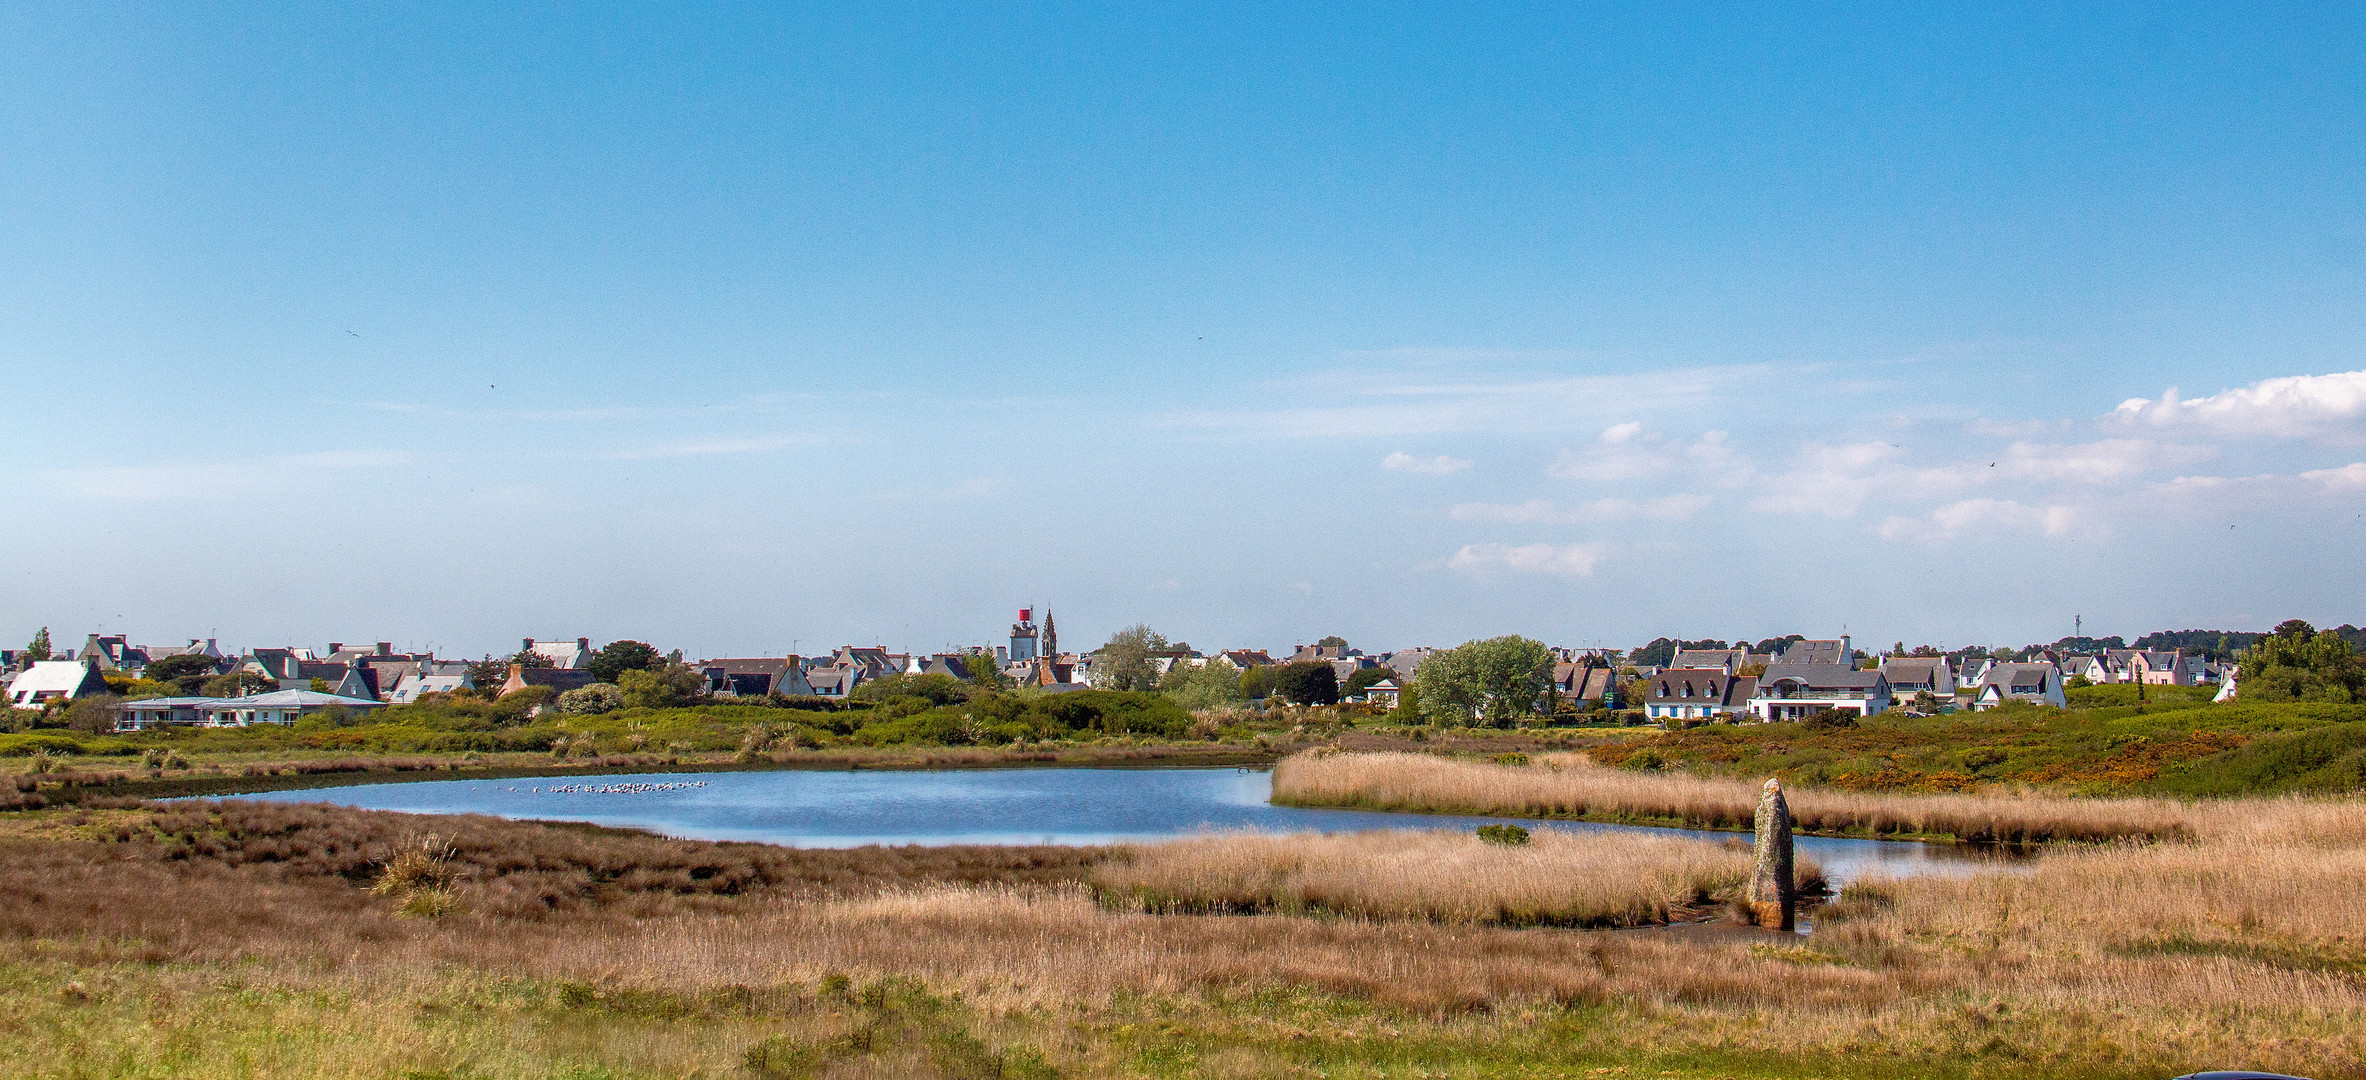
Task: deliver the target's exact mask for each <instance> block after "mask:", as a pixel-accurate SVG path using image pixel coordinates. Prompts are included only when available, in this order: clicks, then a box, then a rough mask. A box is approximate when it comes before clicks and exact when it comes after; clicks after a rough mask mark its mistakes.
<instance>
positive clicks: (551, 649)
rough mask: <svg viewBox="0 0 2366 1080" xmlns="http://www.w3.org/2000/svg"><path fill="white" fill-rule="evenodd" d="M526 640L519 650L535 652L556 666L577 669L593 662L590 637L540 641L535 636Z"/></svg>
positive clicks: (563, 668)
mask: <svg viewBox="0 0 2366 1080" xmlns="http://www.w3.org/2000/svg"><path fill="white" fill-rule="evenodd" d="M524 640H525V642H526V644H525V645H524V646H523V647H521V648H520V649H519V650H518V651H519V652H530V653H533V654H534V655H536V656H539V657H541V658H543V659H545V660H548V661H550V666H552V667H554V668H559V669H562V670H566V671H576V670H580V669H581V668H582V667H583V666H584V665H586V664H589V663H591V658H592V653H593V649H592V647H591V639H590V638H581V637H579V638H576V639H575V640H573V641H540V640H536V639H534V638H526V639H524Z"/></svg>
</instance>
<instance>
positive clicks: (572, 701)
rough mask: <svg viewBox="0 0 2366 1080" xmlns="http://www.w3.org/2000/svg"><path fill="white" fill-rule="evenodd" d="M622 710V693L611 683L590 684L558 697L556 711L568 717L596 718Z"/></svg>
mask: <svg viewBox="0 0 2366 1080" xmlns="http://www.w3.org/2000/svg"><path fill="white" fill-rule="evenodd" d="M621 708H624V691H623V690H621V689H618V688H617V687H616V685H615V684H613V683H598V682H596V683H592V684H590V685H588V686H579V687H576V688H575V689H573V690H569V691H567V692H566V693H564V694H560V695H559V700H558V710H559V711H560V712H563V713H566V714H567V715H569V716H598V715H600V714H601V713H608V712H615V711H616V710H618V709H621Z"/></svg>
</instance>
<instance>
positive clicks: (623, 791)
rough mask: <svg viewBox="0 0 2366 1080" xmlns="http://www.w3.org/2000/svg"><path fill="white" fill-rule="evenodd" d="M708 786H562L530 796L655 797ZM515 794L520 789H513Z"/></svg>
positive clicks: (532, 790)
mask: <svg viewBox="0 0 2366 1080" xmlns="http://www.w3.org/2000/svg"><path fill="white" fill-rule="evenodd" d="M705 786H707V782H706V781H704V780H669V781H665V782H662V783H636V784H560V785H557V786H555V787H550V788H538V787H530V788H526V789H525V792H526V793H527V794H529V795H546V794H547V795H653V794H656V793H657V792H660V791H687V790H689V789H691V788H702V787H705ZM509 790H511V791H512V792H515V791H517V790H519V789H517V788H515V787H512V788H510V789H509Z"/></svg>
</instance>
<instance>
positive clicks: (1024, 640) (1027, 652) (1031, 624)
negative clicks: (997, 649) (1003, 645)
mask: <svg viewBox="0 0 2366 1080" xmlns="http://www.w3.org/2000/svg"><path fill="white" fill-rule="evenodd" d="M1035 656H1036V652H1035V609H1034V608H1020V609H1019V621H1018V622H1015V623H1012V624H1011V628H1010V660H1011V662H1012V663H1025V662H1027V661H1030V660H1033V659H1035Z"/></svg>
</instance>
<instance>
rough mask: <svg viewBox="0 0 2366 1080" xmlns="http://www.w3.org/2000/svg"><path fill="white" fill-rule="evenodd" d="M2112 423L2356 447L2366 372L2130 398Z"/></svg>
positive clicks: (2365, 402) (2365, 413)
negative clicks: (2205, 392) (2182, 395)
mask: <svg viewBox="0 0 2366 1080" xmlns="http://www.w3.org/2000/svg"><path fill="white" fill-rule="evenodd" d="M2110 419H2111V420H2112V421H2114V422H2117V423H2120V424H2126V425H2141V426H2149V427H2162V428H2174V427H2188V428H2198V429H2202V430H2206V431H2214V432H2219V433H2222V434H2227V435H2278V436H2283V437H2285V438H2294V439H2332V440H2337V441H2344V442H2352V441H2357V440H2359V439H2360V438H2362V437H2366V371H2344V372H2338V373H2335V374H2331V375H2287V376H2284V377H2282V378H2276V379H2261V380H2260V381H2258V382H2255V383H2252V384H2251V385H2249V386H2245V387H2241V388H2239V389H2234V390H2225V391H2221V392H2219V393H2216V394H2212V395H2210V396H2208V397H2198V398H2192V399H2185V398H2180V397H2178V396H2177V388H2176V387H2170V388H2169V389H2168V390H2167V391H2166V392H2164V393H2162V394H2161V396H2160V399H2159V400H2157V401H2156V400H2152V399H2148V398H2130V399H2128V400H2127V401H2124V402H2121V403H2120V407H2119V408H2117V409H2113V410H2112V412H2111V416H2110Z"/></svg>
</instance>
